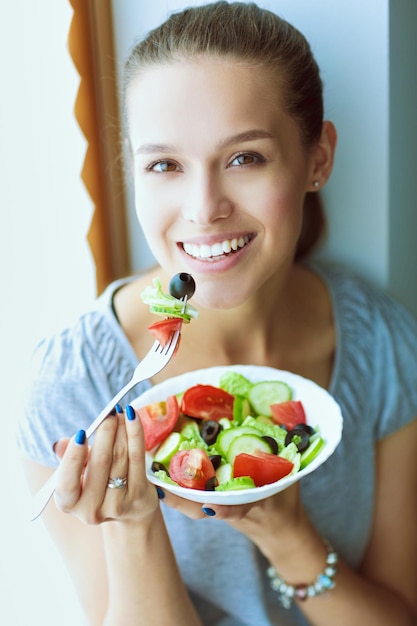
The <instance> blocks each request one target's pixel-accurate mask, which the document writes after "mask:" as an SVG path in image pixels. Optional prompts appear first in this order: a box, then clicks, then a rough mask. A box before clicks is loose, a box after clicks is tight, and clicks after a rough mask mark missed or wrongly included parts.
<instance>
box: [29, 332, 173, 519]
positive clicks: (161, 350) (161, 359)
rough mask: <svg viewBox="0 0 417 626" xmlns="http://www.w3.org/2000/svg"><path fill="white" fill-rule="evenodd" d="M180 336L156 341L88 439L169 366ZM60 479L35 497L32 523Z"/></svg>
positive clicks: (92, 427)
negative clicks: (143, 384) (130, 395)
mask: <svg viewBox="0 0 417 626" xmlns="http://www.w3.org/2000/svg"><path fill="white" fill-rule="evenodd" d="M179 336H180V331H179V330H176V331H175V332H174V333H172V336H171V339H170V341H169V342H168V343H167V344H166V346H163V347H162V346H161V344H160V343H159V342H158V341H155V342H154V344H153V346H152V347H151V349H150V350H149V352H148V353H147V354H146V356H145V357H144V358H143V359H142V360H141V361H140V363H139V365H138V366H137V367H136V369H135V371H134V372H133V376H132V378H131V379H130V380H129V382H128V383H127V384H126V385H125V386H124V387H123V389H121V390H120V391H119V392H118V393H117V394H116V395H115V396H114V397H113V398H112V399H111V400H110V402H109V403H108V404H107V406H105V407H104V409H103V410H102V411H101V413H100V414H99V415H98V416H97V417H96V419H95V420H94V422H92V423H91V424H90V426H89V427H88V428H87V430H86V437H87V439H88V438H89V437H91V435H92V434H93V433H94V432H95V431H96V430H97V428H98V427H99V426H100V424H101V423H102V422H103V421H104V420H105V419H106V418H107V417H108V416H109V414H110V413H111V412H112V411H113V409H114V407H115V405H116V404H118V402H120V400H121V399H122V398H123V397H124V396H125V395H126V394H127V393H128V391H131V389H133V387H134V386H135V385H137V384H138V383H140V382H142V381H143V380H146V379H147V378H151V377H152V376H155V374H157V373H158V372H160V371H161V370H162V369H164V367H165V366H166V365H168V363H169V361H170V359H171V357H172V355H173V354H174V351H175V348H176V346H177V343H178V339H179ZM57 479H58V468H57V470H55V472H54V473H53V474H52V476H50V477H49V479H48V480H47V481H46V483H45V484H44V485H43V487H41V488H40V490H39V491H38V492H37V493H36V494H35V495H34V496H33V498H32V502H31V512H30V516H29V519H30V521H33V520H35V519H36V518H37V517H39V515H41V513H42V511H43V510H44V508H45V507H46V505H47V504H48V502H49V500H50V499H51V497H52V495H53V493H54V491H55V488H56V485H57Z"/></svg>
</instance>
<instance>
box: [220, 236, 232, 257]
mask: <svg viewBox="0 0 417 626" xmlns="http://www.w3.org/2000/svg"><path fill="white" fill-rule="evenodd" d="M231 249H232V246H231V245H230V241H228V240H227V239H226V241H223V243H222V250H223V252H224V253H225V254H227V253H228V252H230V251H231Z"/></svg>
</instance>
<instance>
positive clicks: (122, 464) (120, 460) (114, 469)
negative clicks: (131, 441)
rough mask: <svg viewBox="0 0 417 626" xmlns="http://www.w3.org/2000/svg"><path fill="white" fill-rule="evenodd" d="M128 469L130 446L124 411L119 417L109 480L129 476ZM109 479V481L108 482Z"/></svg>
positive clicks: (112, 490)
mask: <svg viewBox="0 0 417 626" xmlns="http://www.w3.org/2000/svg"><path fill="white" fill-rule="evenodd" d="M127 469H128V446H127V434H126V425H125V415H124V413H123V411H121V412H119V413H118V417H117V430H116V435H115V438H114V443H113V458H112V463H111V466H110V470H109V474H108V480H109V479H110V480H111V479H117V478H120V479H125V478H126V477H127ZM108 480H107V482H108ZM108 491H110V492H114V491H115V489H108Z"/></svg>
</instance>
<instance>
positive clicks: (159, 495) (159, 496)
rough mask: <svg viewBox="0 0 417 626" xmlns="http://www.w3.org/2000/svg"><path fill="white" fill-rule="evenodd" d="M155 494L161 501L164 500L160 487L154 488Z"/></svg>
mask: <svg viewBox="0 0 417 626" xmlns="http://www.w3.org/2000/svg"><path fill="white" fill-rule="evenodd" d="M156 493H157V494H158V498H159V499H160V500H163V499H164V498H165V492H164V491H162V489H161V487H157V488H156Z"/></svg>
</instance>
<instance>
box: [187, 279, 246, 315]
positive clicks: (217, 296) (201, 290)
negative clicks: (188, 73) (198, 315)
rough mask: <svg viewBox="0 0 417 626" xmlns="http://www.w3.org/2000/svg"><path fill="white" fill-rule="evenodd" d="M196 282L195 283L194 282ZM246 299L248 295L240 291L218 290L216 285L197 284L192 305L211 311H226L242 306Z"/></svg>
mask: <svg viewBox="0 0 417 626" xmlns="http://www.w3.org/2000/svg"><path fill="white" fill-rule="evenodd" d="M196 282H197V281H196ZM247 299H248V294H247V293H246V292H242V291H240V290H239V291H234V290H227V289H226V288H224V289H222V288H220V289H219V286H218V285H210V286H208V285H207V286H206V285H201V283H200V284H199V283H198V282H197V288H196V292H195V295H194V296H193V304H195V306H196V307H197V308H198V306H201V307H203V308H204V309H208V310H211V311H228V310H230V309H235V308H237V307H238V306H240V305H242V304H243V303H244V302H246V300H247Z"/></svg>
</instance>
